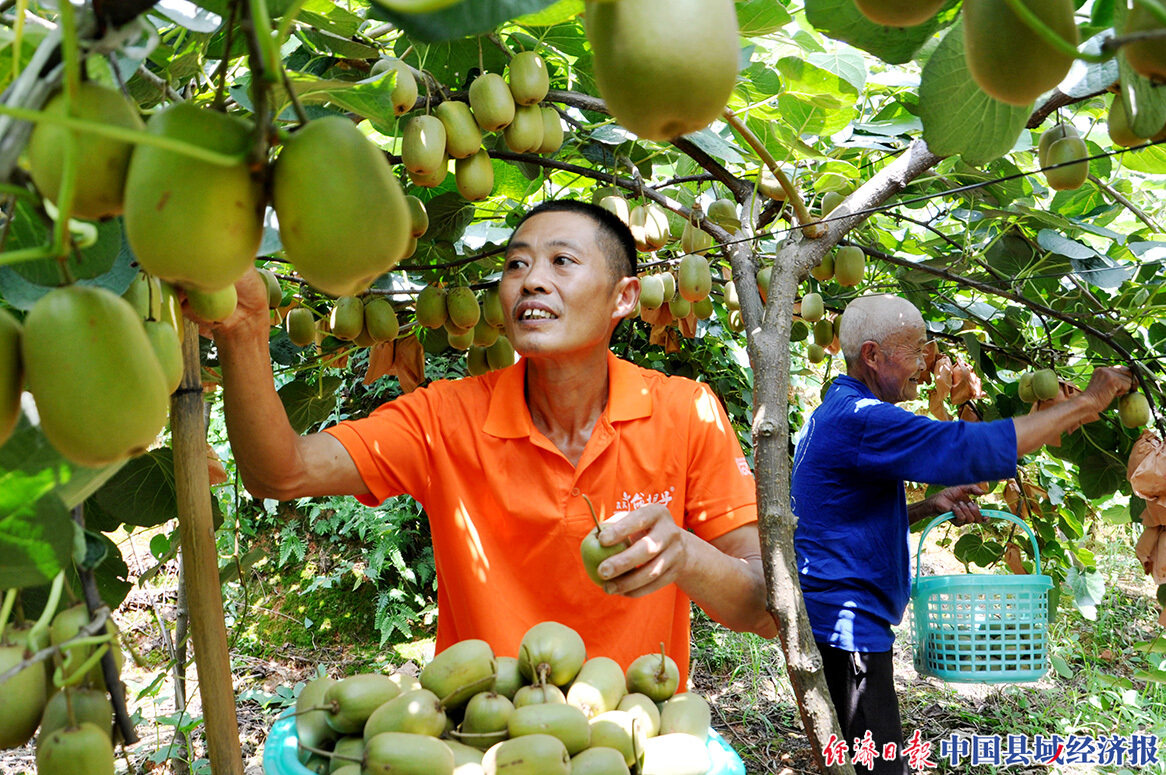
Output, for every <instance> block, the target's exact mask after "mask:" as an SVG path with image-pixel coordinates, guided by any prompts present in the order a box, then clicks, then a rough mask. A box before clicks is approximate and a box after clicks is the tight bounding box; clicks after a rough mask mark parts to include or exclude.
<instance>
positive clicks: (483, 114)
mask: <svg viewBox="0 0 1166 775" xmlns="http://www.w3.org/2000/svg"><path fill="white" fill-rule="evenodd" d="M469 100H470V110H472V111H473V113H474V120H475V121H477V122H478V126H479V127H481V129H482V131H484V132H497V131H498V130H499V129H505V128H506V127H507V126H509V125H510V122H511V121H513V120H514V108H515V105H514V95H513V94H511V93H510V87H509V86H508V85H507V84H506V81H504V80H502V76H500V75H498V74H497V73H483V74H482V75H479V76H478V77H477V78H475V79H474V82H473V83H471V84H470V89H469Z"/></svg>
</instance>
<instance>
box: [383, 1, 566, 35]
mask: <svg viewBox="0 0 1166 775" xmlns="http://www.w3.org/2000/svg"><path fill="white" fill-rule="evenodd" d="M554 2H555V0H462V1H461V2H460V3H457V4H456V5H452V6H450V7H449V8H445V9H443V10H441V11H435V12H433V13H399V12H397V11H390V10H389V9H387V8H385V7H384V6H381V5H378V4H377V3H375V2H374V3H373V4H372V7H371V8H370V12H369V15H370V16H372V17H375V18H379V19H384V20H385V21H390V22H392V23H393V24H394V25H396V26H397V27H398V28H400V29H401V31H402V32H404V33H405V36H406V37H409V38H413V39H416V40H418V41H421V42H425V43H436V42H440V41H445V40H457V39H459V38H465V37H468V36H470V35H480V34H482V33H484V32H489V31H490V30H492V29H494V28H495V27H497V26H498V25H499V24H501V23H502V22H505V21H509V20H510V19H514V18H516V17H520V16H525V15H528V14H532V13H535V12H536V11H541V10H542V9H544V8H546V7H548V6H550V5H552V4H553V3H554Z"/></svg>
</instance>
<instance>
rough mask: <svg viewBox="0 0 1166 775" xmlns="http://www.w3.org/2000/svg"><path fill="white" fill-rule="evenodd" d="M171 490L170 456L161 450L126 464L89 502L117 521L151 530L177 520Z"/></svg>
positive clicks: (171, 462)
mask: <svg viewBox="0 0 1166 775" xmlns="http://www.w3.org/2000/svg"><path fill="white" fill-rule="evenodd" d="M174 487H175V486H174V453H173V451H172V450H171V449H170V448H169V447H162V448H160V449H155V450H153V451H151V452H148V453H147V454H145V455H139V456H138V457H136V458H134V459H132V460H130V461H129V462H128V463H126V464H125V465H124V466H123V467H122V469H121V470H120V471H118V472H117V473H116V474H114V476H113V477H112V478H111V479H110V480H109V481H108V482H106V483H105V485H104V486H103V487H102V488H101V489H100V490H98V491H97V492H96V493H94V495H93V501H95V502H96V503H97V505H98V507H99V508H100V509H101V510H102V511H104V512H105V513H106V514H108V515H110V516H112V517H114V518H116V519H117V521H118V522H121V523H123V524H126V525H137V526H138V527H155V526H157V525H161V524H162V523H163V522H167V521H169V520H171V519H175V518H177V517H178V495H177V493H176V492H175V489H174Z"/></svg>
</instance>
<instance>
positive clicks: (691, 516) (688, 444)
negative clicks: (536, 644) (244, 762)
mask: <svg viewBox="0 0 1166 775" xmlns="http://www.w3.org/2000/svg"><path fill="white" fill-rule="evenodd" d="M608 372H609V380H608V383H609V395H608V402H607V407H606V409H605V410H604V412H603V415H602V416H601V417H600V419H599V421H598V423H597V424H596V427H595V429H594V431H593V432H592V434H591V438H590V439H589V440H588V442H587V445H586V447H585V449H584V451H583V456H582V457H581V458H580V460H579V464H578V465H577V466H573V465H571V463H570V462H569V461H568V460H567V458H566V457H564V455H563V454H562V453H561V452H560V451H559V450H558V449H557V448H556V447H555V446H554V445H553V444H552V443H551V442H550V441H549V440H548V439H547V437H546V436H544V435H543V434H542V433H541V432H540V431H539V430H538V429H537V428H536V427H535V426H534V423H533V422H532V421H531V417H530V411H529V409H528V408H527V405H526V400H525V398H524V381H525V374H526V369H525V364H524V362H522V361H520V362H519V363H517V364H516V365H514V366H512V367H510V368H507V369H503V370H501V371H494V372H490V373H489V374H486V375H484V376H481V377H473V378H466V379H460V380H456V381H440V382H435V383H433V384H431V385H430V386H429V387H427V388H424V389H421V390H415V391H413V392H412V393H409V394H407V395H404V396H401V397H399V398H397V399H395V400H393V401H390V402H388V403H386V404H384V405H382V406H381V407H379V408H378V409H376V410H375V411H374V412H373V413H372V414H371V415H369V417H367V418H366V419H363V420H355V421H350V422H343V423H341V424H339V425H337V426H335V427H332V428H329V429H327V432H328V433H330V434H332V435H333V436H334V437H335V438H336V439H338V440H339V441H340V442H341V443H342V444H343V445H344V447H345V449H346V450H348V453H349V454H350V455H351V456H352V459H353V460H354V461H355V463H356V466H357V468H358V470H359V471H360V475H361V477H362V478H363V480H364V483H365V485H366V486H367V487H368V489H369V492H370V493H371V496H363V497H361V498H360V500H361V502H362V503H365V504H366V505H370V506H371V505H376V504H378V503H380V502H381V501H383V500H384V499H385V498H388V497H390V496H393V495H400V494H405V493H407V494H409V495H412V496H413V497H414V498H416V499H417V500H418V501H420V502H421V504H422V505H423V506H424V507H425V511H426V513H427V514H428V517H429V523H430V527H431V530H432V534H433V549H434V557H435V560H436V566H437V579H438V593H437V599H438V618H437V649H438V650H439V651H440V650H442V649H444V648H446V647H448V646H449V645H451V644H453V643H456V642H457V641H459V640H464V639H466V638H481V639H483V640H485V641H487V642H488V643H490V644H491V645H492V646H493V648H494V650H495V653H496V654H499V655H508V656H516V655H517V653H518V646H519V643H520V641H521V640H522V636H523V634H524V633H525V632H526V631H527V629H529V628H530V627H531V626H532V625H534V624H537V623H538V622H541V621H545V620H548V619H553V620H555V621H559V622H562V623H563V624H566V625H569V626H570V627H573V628H574V629H575V630H576V631H577V632H579V634H580V635H581V636H582V637H583V640H584V642H585V643H586V645H587V651H588V655H589V656H600V655H602V656H608V657H611V658H612V659H615V660H616V661H617V662H619V663H620V664H621V665H623V666H624V668H625V669H626V668H627V666H628V665H629V664H630V663H631V661H632V660H633V659H635V658H636V657H638V656H640V655H642V654H647V653H650V652H658V651H659V648H660V642H661V641H663V642H664V643H665V648H666V649H667V651H668V654H669V655H670V656H671V657H672V658H673V659H675V660H676V663H677V665H679V667H680V670H681V684H680V685H681V686H682V687H683V686H684V685H685V683H684V681H686V680H687V675H688V662H689V602H690V601H689V598H688V597H687V596H686V595H684V594H683V593H682V592H681V591H680V589H679V587H677V586H676V585H675V584H671V585H669V586H668V587H666V588H664V589H661V590H658V591H656V592H654V593H652V594H651V595H648V596H646V597H643V598H638V599H631V598H627V597H623V596H612V595H608V594H606V593H604V592H603V590H602V589H601V588H600V587H599V586H598V585H596V584H594V583H593V582H592V581H591V580H590V579H589V578H588V577H587V575H586V572H585V571H584V569H583V561H582V559H581V558H580V555H579V544H580V542H581V541H582V540H583V537H584V536H585V535H586V534H587V532H588V531H589V530H591V529H592V528H593V523H592V521H591V516H590V513H589V512H588V509H587V504H586V503H585V502H584V501H583V499H582V498H581V497H579V495H580V494H581V493H586V494H587V496H588V497H589V498H590V499H591V501H592V503H593V504H594V505H595V509H596V512H597V514H598V516H599V518H600V520H603V519H604V518H606V517H609V516H611V515H612V514H613V513H614V512H618V511H628V510H631V509H634V508H637V507H639V506H642V505H644V504H647V503H662V504H664V505H665V506H666V507H667V508H668V510H669V511H670V512H671V513H672V518H673V519H674V520H675V521H676V523H677V524H678V525H682V526H683V527H685V528H687V529H690V530H692V531H693V532H694V533H695V534H696V535H698V536H699V537H701V538H703V539H705V540H712V539H715V538H717V537H719V536H722V535H724V534H726V533H728V532H729V531H731V530H733V529H735V528H738V527H740V526H742V525H746V524H750V523H753V522H755V521H756V520H757V508H756V494H755V490H754V483H753V475H752V473H751V472H750V470H749V467H748V465H747V463H746V460H745V458H744V456H743V455H742V453H741V447H740V444H739V443H738V442H737V437H736V434H735V433H734V431H733V428H732V426H731V425H730V423H729V420H728V417H727V416H726V415H725V412H724V410H723V409H722V407H721V405H720V402H719V401H718V400H717V398H716V396H715V395H714V394H713V393H712V391H711V390H709V388H708V387H707V386H706V385H703V384H701V383H698V382H694V381H692V380H689V379H684V378H681V377H669V376H666V375H664V374H661V373H659V372H656V371H650V370H647V369H642V368H640V367H638V366H635V365H634V364H631V363H628V362H626V361H622V360H620V359H618V358H616V357H615V356H614V355H610V356H609V358H608Z"/></svg>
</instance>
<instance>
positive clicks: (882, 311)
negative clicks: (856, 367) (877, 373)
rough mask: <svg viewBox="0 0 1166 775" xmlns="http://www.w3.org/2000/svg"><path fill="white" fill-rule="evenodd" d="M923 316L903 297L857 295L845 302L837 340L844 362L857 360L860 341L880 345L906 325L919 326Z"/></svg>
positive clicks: (860, 348)
mask: <svg viewBox="0 0 1166 775" xmlns="http://www.w3.org/2000/svg"><path fill="white" fill-rule="evenodd" d="M922 326H923V315H921V314H920V313H919V310H918V309H916V308H915V305H914V304H912V303H911V302H909V301H907V300H906V299H903V298H900V297H898V296H892V295H890V294H886V293H884V294H878V295H872V296H860V297H858V298H857V299H855V300H854V301H852V302H850V303H849V304H847V305H846V311H845V312H844V313H843V315H842V325H841V326H840V327H839V330H838V341H839V343H840V344H841V345H842V355H843V356H844V357H845V358H846V363H847V365H850V364H852V363H855V362H856V361H857V360H858V357H859V352H860V351H861V350H862V343H863V342H875V343H876V344H880V345H881V344H883V343H884V342H885V341H886V340H887V337H889V336H892V335H893V334H895V333H896V332H898V331H901V330H903V328H905V327H912V328H915V327H922Z"/></svg>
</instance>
